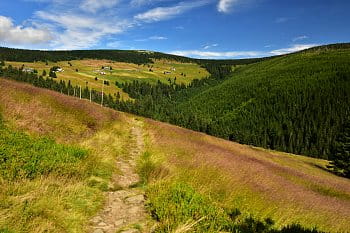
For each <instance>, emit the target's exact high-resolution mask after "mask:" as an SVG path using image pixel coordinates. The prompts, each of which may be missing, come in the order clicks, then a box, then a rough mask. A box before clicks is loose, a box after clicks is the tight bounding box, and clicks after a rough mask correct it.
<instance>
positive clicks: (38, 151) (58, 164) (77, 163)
mask: <svg viewBox="0 0 350 233" xmlns="http://www.w3.org/2000/svg"><path fill="white" fill-rule="evenodd" d="M87 155H88V153H87V151H86V150H83V149H80V148H78V147H73V146H65V145H59V144H56V143H55V142H54V141H53V140H51V139H48V138H40V139H35V138H31V137H30V136H28V135H26V134H24V133H22V132H14V131H12V130H9V129H5V128H3V129H0V158H1V162H0V176H1V177H2V178H3V179H6V180H15V179H20V178H29V179H33V178H36V177H38V176H40V175H48V174H56V175H62V176H76V175H78V174H80V175H82V174H83V173H84V171H80V169H79V167H81V165H82V164H81V161H82V160H83V159H84V158H86V157H87Z"/></svg>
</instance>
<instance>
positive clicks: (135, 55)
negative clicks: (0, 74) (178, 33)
mask: <svg viewBox="0 0 350 233" xmlns="http://www.w3.org/2000/svg"><path fill="white" fill-rule="evenodd" d="M80 59H108V60H112V61H118V62H129V63H134V64H147V63H153V60H152V59H169V60H173V61H179V62H194V63H198V64H218V63H219V64H226V65H243V64H250V63H254V62H258V61H261V60H265V59H268V58H254V59H234V60H224V61H221V60H205V59H192V58H188V57H182V56H176V55H171V54H165V53H160V52H153V51H144V50H72V51H40V50H27V49H13V48H5V47H0V61H2V60H5V61H19V62H34V61H44V62H45V61H51V62H57V61H69V60H80Z"/></svg>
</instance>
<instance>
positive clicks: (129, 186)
mask: <svg viewBox="0 0 350 233" xmlns="http://www.w3.org/2000/svg"><path fill="white" fill-rule="evenodd" d="M134 123H135V124H133V127H132V129H131V134H132V137H133V138H134V140H133V145H132V146H131V147H130V148H131V149H130V150H129V155H128V156H127V157H124V158H120V159H118V162H117V167H118V169H119V170H120V174H115V175H114V177H113V179H112V182H113V183H114V185H115V186H117V187H120V189H119V190H116V191H109V192H108V193H107V195H108V196H107V200H106V203H105V206H104V208H103V210H102V211H101V212H100V213H99V214H98V215H97V216H95V217H94V218H93V219H92V220H91V226H92V228H91V229H92V230H91V232H93V233H115V232H120V233H138V232H144V231H145V228H146V227H147V226H146V225H147V223H146V216H147V214H146V211H145V207H144V203H145V196H144V193H143V191H142V190H140V189H139V188H137V187H136V188H135V186H137V183H138V182H139V181H140V178H139V176H138V174H137V173H136V161H137V158H138V157H139V156H140V155H141V153H142V152H143V149H144V140H143V131H142V122H139V121H136V120H134Z"/></svg>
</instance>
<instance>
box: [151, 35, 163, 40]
mask: <svg viewBox="0 0 350 233" xmlns="http://www.w3.org/2000/svg"><path fill="white" fill-rule="evenodd" d="M148 39H150V40H167V39H168V38H167V37H164V36H151V37H149V38H148Z"/></svg>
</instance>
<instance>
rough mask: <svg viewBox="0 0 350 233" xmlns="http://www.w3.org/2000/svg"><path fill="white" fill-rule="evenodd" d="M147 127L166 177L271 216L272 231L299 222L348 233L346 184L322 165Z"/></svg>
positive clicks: (158, 125)
mask: <svg viewBox="0 0 350 233" xmlns="http://www.w3.org/2000/svg"><path fill="white" fill-rule="evenodd" d="M146 122H147V125H148V127H147V129H148V131H149V132H150V134H151V141H153V143H152V144H151V145H150V148H149V150H150V151H151V152H152V153H153V154H158V155H159V156H161V157H166V158H167V161H168V164H169V166H172V167H173V169H172V174H171V175H172V176H173V177H177V178H176V179H178V180H182V181H183V180H185V181H186V182H189V183H190V184H191V185H193V186H194V187H196V189H198V190H200V191H201V192H202V193H206V194H208V195H210V196H211V197H213V198H214V199H216V201H217V202H218V203H221V204H223V205H227V206H231V207H232V206H234V207H236V208H239V209H241V210H242V211H244V212H246V213H251V214H253V215H254V216H257V217H260V218H266V217H271V218H272V219H274V220H275V221H276V224H277V226H283V225H286V224H291V223H296V222H298V223H300V224H302V225H304V226H306V227H314V226H317V227H318V228H319V229H320V230H325V231H332V232H336V231H346V230H348V229H349V227H350V225H349V222H350V181H349V180H347V179H344V178H341V177H337V176H335V175H333V174H331V173H329V172H327V171H325V169H322V167H324V166H325V164H327V162H326V161H323V160H317V159H312V158H307V157H303V156H296V155H291V154H286V153H279V152H271V151H264V150H261V149H257V148H251V147H249V146H245V145H240V144H237V143H233V142H229V141H225V140H222V139H218V138H214V137H211V136H207V135H204V134H200V133H197V132H193V131H189V130H185V129H181V128H179V127H174V126H171V125H167V124H163V123H158V122H155V121H152V120H147V121H146ZM176 169H177V170H176ZM172 179H174V178H172Z"/></svg>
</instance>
